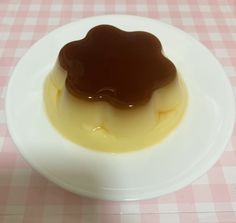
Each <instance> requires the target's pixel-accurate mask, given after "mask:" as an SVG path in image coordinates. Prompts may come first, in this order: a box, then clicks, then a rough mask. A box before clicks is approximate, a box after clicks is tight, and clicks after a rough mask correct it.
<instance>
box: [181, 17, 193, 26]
mask: <svg viewBox="0 0 236 223" xmlns="http://www.w3.org/2000/svg"><path fill="white" fill-rule="evenodd" d="M182 23H183V25H185V26H194V21H193V19H192V18H184V19H183V20H182Z"/></svg>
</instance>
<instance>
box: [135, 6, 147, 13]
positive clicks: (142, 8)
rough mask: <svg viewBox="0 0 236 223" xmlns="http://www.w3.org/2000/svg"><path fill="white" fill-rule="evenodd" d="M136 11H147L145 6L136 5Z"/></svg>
mask: <svg viewBox="0 0 236 223" xmlns="http://www.w3.org/2000/svg"><path fill="white" fill-rule="evenodd" d="M136 10H137V11H138V12H146V11H148V7H147V4H137V5H136Z"/></svg>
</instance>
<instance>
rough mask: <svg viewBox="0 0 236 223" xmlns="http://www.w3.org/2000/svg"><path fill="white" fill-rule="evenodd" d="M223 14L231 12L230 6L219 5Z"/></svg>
mask: <svg viewBox="0 0 236 223" xmlns="http://www.w3.org/2000/svg"><path fill="white" fill-rule="evenodd" d="M219 6H220V10H221V11H222V12H231V11H232V9H231V7H230V6H229V5H219Z"/></svg>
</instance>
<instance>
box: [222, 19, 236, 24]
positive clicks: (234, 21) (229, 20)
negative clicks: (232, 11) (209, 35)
mask: <svg viewBox="0 0 236 223" xmlns="http://www.w3.org/2000/svg"><path fill="white" fill-rule="evenodd" d="M225 21H226V23H227V25H229V26H235V25H236V19H235V18H225Z"/></svg>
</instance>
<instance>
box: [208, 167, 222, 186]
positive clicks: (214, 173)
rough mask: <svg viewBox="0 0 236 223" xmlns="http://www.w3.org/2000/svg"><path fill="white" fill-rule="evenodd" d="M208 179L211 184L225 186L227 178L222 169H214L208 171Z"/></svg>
mask: <svg viewBox="0 0 236 223" xmlns="http://www.w3.org/2000/svg"><path fill="white" fill-rule="evenodd" d="M207 174H208V179H209V181H210V183H211V184H224V183H225V177H224V173H223V170H222V167H213V168H211V169H210V170H209V171H208V173H207Z"/></svg>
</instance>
